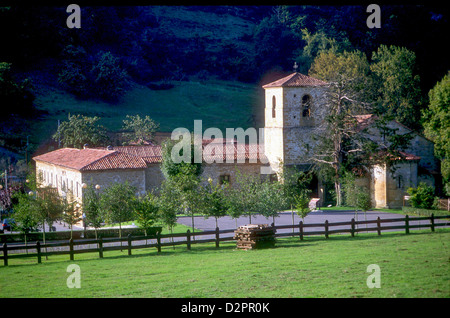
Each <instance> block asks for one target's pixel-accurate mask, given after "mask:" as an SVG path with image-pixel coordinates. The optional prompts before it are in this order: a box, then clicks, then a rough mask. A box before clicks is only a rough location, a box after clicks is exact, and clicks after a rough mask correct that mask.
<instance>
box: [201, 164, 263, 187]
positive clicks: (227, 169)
mask: <svg viewBox="0 0 450 318" xmlns="http://www.w3.org/2000/svg"><path fill="white" fill-rule="evenodd" d="M260 169H261V164H259V163H242V164H238V163H236V164H234V163H211V164H203V173H202V176H201V177H202V179H203V181H204V182H205V181H206V180H208V178H211V179H212V180H213V184H217V183H219V182H220V176H223V175H228V176H229V178H230V184H231V186H233V183H235V182H236V175H237V172H238V171H239V172H240V173H242V174H248V175H253V176H256V177H259V176H260Z"/></svg>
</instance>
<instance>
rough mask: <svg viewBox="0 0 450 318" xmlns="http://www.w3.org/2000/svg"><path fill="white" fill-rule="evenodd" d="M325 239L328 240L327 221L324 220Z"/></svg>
mask: <svg viewBox="0 0 450 318" xmlns="http://www.w3.org/2000/svg"><path fill="white" fill-rule="evenodd" d="M325 238H328V220H325Z"/></svg>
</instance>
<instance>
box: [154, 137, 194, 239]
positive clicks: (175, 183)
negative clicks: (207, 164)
mask: <svg viewBox="0 0 450 318" xmlns="http://www.w3.org/2000/svg"><path fill="white" fill-rule="evenodd" d="M181 142H186V140H183V141H181ZM186 145H188V146H189V151H190V152H191V153H190V155H191V156H190V160H186V161H185V160H182V161H181V162H176V161H177V160H174V158H173V153H172V150H173V149H174V147H175V146H176V145H175V143H174V142H173V141H172V140H167V141H166V142H165V143H164V144H163V147H162V163H161V171H162V172H163V174H164V176H165V178H166V181H167V182H166V186H170V187H173V188H174V189H175V191H176V192H175V193H176V194H177V196H178V198H177V199H178V200H179V202H180V203H181V206H182V207H183V209H184V211H185V212H188V213H191V217H192V231H194V212H195V210H196V209H197V207H198V208H199V210H201V207H199V206H200V205H201V204H202V199H203V198H202V196H201V184H200V174H201V173H202V170H203V166H202V162H200V163H196V162H194V161H195V155H194V153H195V151H197V149H196V147H195V146H194V140H193V138H190V140H189V141H188V142H187V143H186ZM175 149H177V148H175ZM184 151H185V148H184V147H183V148H180V150H179V155H180V157H183V152H184Z"/></svg>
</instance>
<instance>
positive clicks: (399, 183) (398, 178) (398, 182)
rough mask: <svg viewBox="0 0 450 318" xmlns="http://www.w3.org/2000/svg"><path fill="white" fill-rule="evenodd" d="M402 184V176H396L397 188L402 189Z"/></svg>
mask: <svg viewBox="0 0 450 318" xmlns="http://www.w3.org/2000/svg"><path fill="white" fill-rule="evenodd" d="M403 186H404V181H403V176H398V177H397V188H398V189H402V188H403Z"/></svg>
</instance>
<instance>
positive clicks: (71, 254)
mask: <svg viewBox="0 0 450 318" xmlns="http://www.w3.org/2000/svg"><path fill="white" fill-rule="evenodd" d="M69 251H70V260H71V261H73V239H70V240H69Z"/></svg>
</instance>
